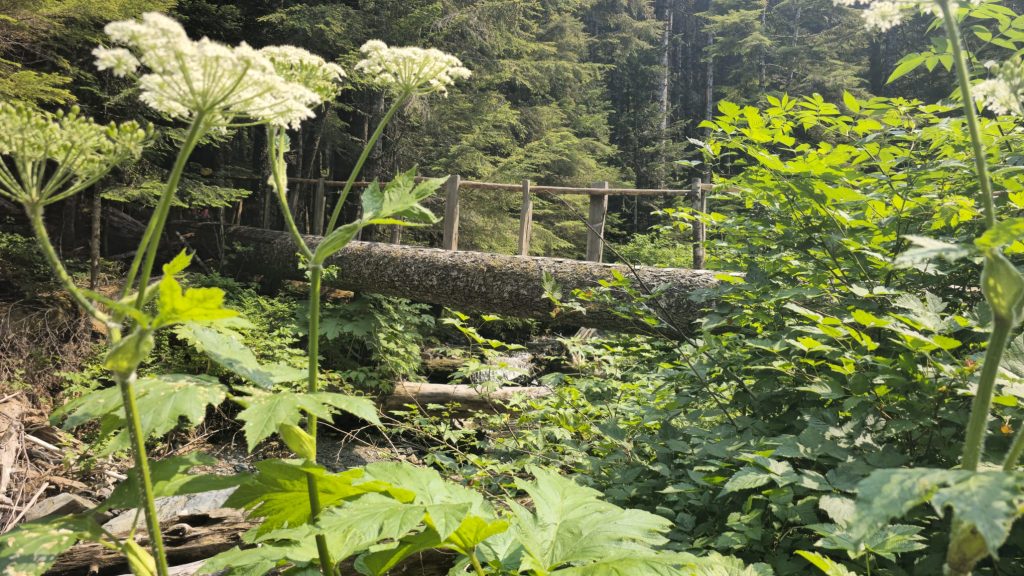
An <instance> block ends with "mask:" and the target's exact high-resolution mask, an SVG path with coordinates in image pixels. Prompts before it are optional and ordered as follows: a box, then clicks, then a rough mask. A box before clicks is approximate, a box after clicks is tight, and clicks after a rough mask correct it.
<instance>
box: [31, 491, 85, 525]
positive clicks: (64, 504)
mask: <svg viewBox="0 0 1024 576" xmlns="http://www.w3.org/2000/svg"><path fill="white" fill-rule="evenodd" d="M95 507H96V503H95V502H93V501H92V500H89V499H88V498H82V497H81V496H78V495H75V494H68V493H63V494H57V495H56V496H54V497H52V498H47V499H45V500H43V501H41V502H36V503H35V504H34V505H33V506H32V507H31V508H29V509H28V512H26V513H25V520H26V521H27V522H32V521H34V520H39V519H40V518H45V517H47V516H63V515H65V514H77V513H79V512H85V511H86V510H92V509H93V508H95Z"/></svg>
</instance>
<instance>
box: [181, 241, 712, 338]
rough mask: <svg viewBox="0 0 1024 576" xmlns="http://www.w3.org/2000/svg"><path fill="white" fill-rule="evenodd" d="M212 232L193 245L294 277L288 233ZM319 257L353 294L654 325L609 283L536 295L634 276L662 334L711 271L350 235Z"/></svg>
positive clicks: (241, 266) (571, 322)
mask: <svg viewBox="0 0 1024 576" xmlns="http://www.w3.org/2000/svg"><path fill="white" fill-rule="evenodd" d="M218 230H219V226H216V225H213V226H204V227H202V228H201V234H200V235H201V236H202V237H205V238H206V240H205V241H204V242H202V244H204V245H207V246H209V245H210V244H211V243H212V242H216V243H218V244H220V245H222V246H231V245H232V244H240V245H242V246H248V247H251V249H249V250H244V251H240V252H239V253H234V254H232V256H231V257H232V258H233V261H232V265H231V268H232V269H235V270H241V271H247V272H250V273H255V274H259V275H262V276H263V277H264V278H265V279H272V280H303V279H304V273H303V270H302V269H300V267H299V258H298V254H297V251H296V247H295V244H294V241H293V239H292V238H291V236H290V235H289V234H288V233H286V232H280V231H276V230H263V229H260V228H251V227H245V226H234V227H228V228H226V229H225V232H224V237H223V238H216V237H210V236H211V234H212V233H216V232H217V231H218ZM305 240H306V242H307V243H308V244H309V245H310V246H311V247H315V246H316V245H317V244H318V243H319V242H320V241H321V240H322V237H320V236H306V237H305ZM326 264H327V265H329V266H337V267H338V268H339V273H338V274H337V275H332V276H331V277H330V278H328V279H326V280H325V282H326V283H327V284H328V285H330V286H333V287H335V288H341V289H345V290H351V291H353V292H372V293H376V294H382V295H385V296H398V297H402V298H408V299H410V300H414V301H417V302H423V303H428V304H437V305H442V306H447V307H450V308H453V309H455V310H460V311H463V312H482V313H493V314H500V315H506V316H512V317H519V318H532V319H535V320H541V321H544V322H546V323H549V324H554V325H564V326H586V327H591V328H600V329H607V330H613V331H619V332H638V333H651V332H653V331H654V328H652V326H651V325H650V324H649V323H647V322H644V321H643V320H642V319H640V318H639V317H636V316H633V315H629V314H623V313H622V312H621V311H620V310H616V306H615V304H617V303H625V302H627V300H626V299H625V298H626V295H625V292H624V291H623V290H621V289H619V288H611V290H613V291H615V292H614V294H615V297H614V298H613V299H611V301H609V300H608V299H598V300H595V301H593V302H584V303H582V304H583V307H582V308H579V309H577V308H575V307H564V308H558V307H556V305H555V304H554V303H553V302H552V301H551V299H549V298H546V297H545V294H544V287H543V278H544V275H545V274H550V276H551V277H552V278H553V279H554V281H555V282H556V283H557V284H558V285H559V287H560V289H561V291H562V294H563V300H569V299H571V297H572V294H573V290H576V289H580V290H592V289H595V288H599V287H601V286H602V282H604V283H608V282H609V281H613V280H614V277H615V275H614V273H615V272H618V273H619V274H621V275H622V276H624V277H625V278H626V279H628V280H631V281H633V288H634V289H636V290H638V291H641V292H642V290H641V287H640V286H639V284H638V282H637V276H638V277H639V280H641V281H642V282H643V284H644V285H645V286H647V287H649V288H660V289H661V290H660V291H659V296H658V297H657V298H656V299H654V300H653V301H652V302H651V303H650V306H649V307H650V310H651V311H652V312H653V313H655V314H656V315H657V316H659V317H660V318H661V319H662V320H663V323H664V325H665V327H664V328H661V329H660V330H659V331H660V332H661V333H662V334H666V335H669V336H675V335H680V333H682V335H686V334H689V333H690V332H692V326H693V322H694V320H696V319H698V318H699V317H700V310H701V307H702V306H701V304H700V303H699V302H698V301H696V299H694V298H693V296H695V295H697V294H699V293H700V291H702V290H703V289H707V288H711V287H713V286H715V285H716V284H717V280H716V279H715V273H714V272H711V271H707V270H690V269H680V268H654V267H647V266H639V267H635V268H633V269H632V270H631V269H630V268H629V267H627V266H624V265H621V264H602V263H600V262H590V261H580V260H566V259H561V258H541V257H530V256H511V255H504V254H487V253H483V252H466V251H461V252H456V251H451V250H445V249H441V248H421V247H415V246H402V245H397V244H387V243H377V242H360V241H353V242H351V243H350V244H349V245H348V246H346V247H345V248H344V249H342V250H341V251H339V252H338V253H337V254H335V255H334V256H332V257H331V258H330V259H329V260H328V261H327V262H326ZM634 270H635V272H636V275H635V276H634Z"/></svg>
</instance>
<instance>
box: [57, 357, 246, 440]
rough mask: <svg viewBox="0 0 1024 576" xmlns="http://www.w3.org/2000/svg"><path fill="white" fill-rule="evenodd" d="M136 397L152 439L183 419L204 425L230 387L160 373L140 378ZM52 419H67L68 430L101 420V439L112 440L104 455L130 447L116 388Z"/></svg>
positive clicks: (79, 400)
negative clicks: (207, 412)
mask: <svg viewBox="0 0 1024 576" xmlns="http://www.w3.org/2000/svg"><path fill="white" fill-rule="evenodd" d="M135 395H136V406H137V409H138V414H139V419H140V421H141V424H142V432H143V434H144V435H145V437H146V438H151V437H154V436H163V435H164V434H166V433H167V432H170V431H171V430H172V429H174V428H175V427H176V426H177V425H178V424H179V422H180V421H181V419H182V418H184V419H185V420H186V421H188V422H189V423H190V424H191V425H193V426H197V425H199V424H201V423H202V422H203V420H204V419H205V418H206V408H207V406H217V405H219V404H220V403H221V402H223V401H224V398H225V397H226V396H227V387H225V386H224V385H222V384H221V383H220V382H218V381H217V379H216V378H212V377H209V376H191V375H188V374H161V375H158V376H145V377H143V378H139V379H138V380H137V381H136V383H135ZM51 418H52V419H54V420H60V419H61V418H64V428H65V429H68V430H70V429H72V428H75V427H77V426H80V425H82V424H84V423H86V422H89V421H92V420H99V421H100V436H101V437H102V438H108V437H109V441H108V442H107V443H106V444H105V445H104V446H103V448H102V450H101V454H109V453H110V452H114V451H116V450H124V449H127V448H128V447H129V445H130V442H129V435H128V430H127V428H126V426H125V411H124V403H123V401H122V396H121V390H120V389H119V388H117V387H112V388H104V389H102V390H95V391H93V392H89V393H87V394H83V395H82V396H80V397H79V398H76V399H75V400H73V401H71V402H69V403H68V404H67V405H65V406H64V407H63V408H61V410H58V411H57V412H55V413H54V415H53V416H52V417H51Z"/></svg>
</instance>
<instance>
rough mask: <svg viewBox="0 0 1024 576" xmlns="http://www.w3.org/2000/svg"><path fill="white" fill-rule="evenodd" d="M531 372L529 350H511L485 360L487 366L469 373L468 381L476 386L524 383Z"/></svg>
mask: <svg viewBox="0 0 1024 576" xmlns="http://www.w3.org/2000/svg"><path fill="white" fill-rule="evenodd" d="M532 372H533V355H532V354H530V353H529V352H522V351H520V352H511V353H509V354H505V355H502V356H495V357H494V358H491V359H490V360H489V361H488V362H487V367H486V368H483V369H481V370H477V371H475V372H473V373H471V374H470V375H469V383H470V384H473V385H476V386H483V385H487V384H496V385H499V386H504V385H507V384H509V383H512V384H526V383H527V382H529V381H530V376H531V373H532Z"/></svg>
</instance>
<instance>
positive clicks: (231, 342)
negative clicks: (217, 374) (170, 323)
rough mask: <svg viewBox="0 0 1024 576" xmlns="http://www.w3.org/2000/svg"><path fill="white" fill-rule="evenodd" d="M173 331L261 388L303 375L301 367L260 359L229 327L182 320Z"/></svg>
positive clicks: (297, 378)
mask: <svg viewBox="0 0 1024 576" xmlns="http://www.w3.org/2000/svg"><path fill="white" fill-rule="evenodd" d="M174 333H175V334H176V335H177V336H178V337H179V338H181V339H182V340H185V341H186V342H188V343H189V344H191V345H192V346H193V347H194V348H195V349H196V350H198V351H199V352H202V353H203V354H206V356H207V357H209V358H210V360H213V361H214V362H216V363H217V364H218V365H219V366H221V367H222V368H224V369H226V370H229V371H231V372H233V373H234V374H236V375H237V376H239V377H240V378H242V379H244V380H246V381H249V382H252V383H253V384H256V385H257V386H260V387H262V388H271V387H273V386H274V385H275V384H284V383H286V382H297V381H299V380H302V379H303V378H305V376H306V372H305V371H304V370H302V369H299V368H295V367H292V366H288V365H286V364H264V363H262V362H260V361H259V359H258V358H256V355H255V354H253V352H252V350H250V349H249V348H248V347H247V346H246V345H245V343H244V342H243V341H242V337H241V336H240V335H239V334H237V333H235V332H232V331H230V330H223V329H221V330H218V329H215V328H211V327H208V326H202V325H199V324H194V323H185V324H183V325H181V326H178V327H177V328H176V329H175V331H174Z"/></svg>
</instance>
